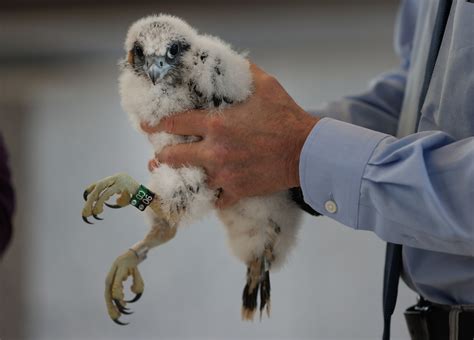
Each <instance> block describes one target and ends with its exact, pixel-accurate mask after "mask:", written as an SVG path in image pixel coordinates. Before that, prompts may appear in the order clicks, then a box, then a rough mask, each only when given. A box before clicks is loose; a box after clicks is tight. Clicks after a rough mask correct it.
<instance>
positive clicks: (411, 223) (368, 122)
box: [300, 0, 474, 304]
mask: <svg viewBox="0 0 474 340" xmlns="http://www.w3.org/2000/svg"><path fill="white" fill-rule="evenodd" d="M437 9H438V0H419V1H416V0H405V1H404V2H403V3H402V6H401V7H400V11H399V15H398V19H397V26H396V30H395V31H396V34H395V35H396V39H395V41H396V51H397V53H398V55H399V56H400V58H401V65H400V68H399V69H398V70H397V71H394V72H391V73H387V74H384V75H382V76H380V77H379V78H377V79H375V80H374V81H373V82H372V84H371V87H370V89H369V91H367V92H366V93H364V94H361V95H358V96H351V97H346V98H343V99H341V100H340V101H337V102H334V103H329V104H327V105H326V106H325V107H324V108H323V109H321V110H320V111H318V112H317V114H318V115H320V116H324V117H325V118H323V119H322V120H321V121H320V122H319V123H318V124H316V126H315V127H314V129H313V130H312V132H311V133H310V135H309V136H308V138H307V140H306V142H305V145H304V147H303V150H302V153H301V157H300V181H301V187H302V190H303V194H304V197H305V201H306V202H307V203H308V204H310V205H311V206H312V207H313V208H314V209H315V210H317V211H319V212H321V213H323V214H324V215H326V216H328V217H331V218H333V219H335V220H337V221H339V222H341V223H343V224H345V225H347V226H349V227H351V228H354V229H359V230H369V231H373V232H375V233H376V234H377V235H378V236H379V237H380V238H381V239H383V240H384V241H387V242H392V243H397V244H402V245H403V274H402V277H403V278H404V280H405V282H406V283H407V284H408V285H409V286H410V287H411V288H412V289H414V290H415V291H417V292H418V293H420V294H421V295H423V296H424V297H425V298H427V299H428V300H431V301H434V302H437V303H444V304H474V3H470V2H468V1H466V0H457V1H456V0H455V1H454V2H453V6H452V8H451V12H450V15H449V19H448V22H447V26H446V30H445V34H444V37H443V41H442V44H441V48H440V52H439V55H438V58H437V61H436V64H435V68H434V71H433V75H432V78H431V81H430V83H429V87H428V91H427V94H426V97H425V101H424V102H423V105H422V109H421V112H419V110H418V105H419V98H420V93H421V88H422V84H423V80H424V76H425V68H426V61H427V58H428V50H429V46H430V43H431V36H432V32H433V25H434V20H435V17H436V11H437ZM395 136H396V137H395Z"/></svg>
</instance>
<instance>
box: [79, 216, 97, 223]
mask: <svg viewBox="0 0 474 340" xmlns="http://www.w3.org/2000/svg"><path fill="white" fill-rule="evenodd" d="M82 220H83V221H84V222H86V223H87V224H94V223H92V222H89V221H88V220H87V217H85V216H82Z"/></svg>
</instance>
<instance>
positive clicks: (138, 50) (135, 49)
mask: <svg viewBox="0 0 474 340" xmlns="http://www.w3.org/2000/svg"><path fill="white" fill-rule="evenodd" d="M133 52H134V53H135V55H136V56H137V57H139V58H142V57H143V49H142V48H141V47H140V46H138V45H135V46H134V47H133Z"/></svg>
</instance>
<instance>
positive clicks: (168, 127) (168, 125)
mask: <svg viewBox="0 0 474 340" xmlns="http://www.w3.org/2000/svg"><path fill="white" fill-rule="evenodd" d="M163 124H164V128H165V131H166V132H171V133H172V132H173V131H174V128H175V125H176V119H175V117H173V116H171V117H167V118H166V119H164V121H163Z"/></svg>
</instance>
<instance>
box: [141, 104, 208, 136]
mask: <svg viewBox="0 0 474 340" xmlns="http://www.w3.org/2000/svg"><path fill="white" fill-rule="evenodd" d="M207 119H208V111H206V110H190V111H185V112H181V113H177V114H174V115H172V116H169V117H165V118H163V119H162V120H161V121H160V122H159V123H158V125H150V124H148V123H146V122H142V123H141V124H140V127H141V128H142V130H143V131H144V132H146V133H148V134H152V133H157V132H168V133H172V134H174V135H182V136H202V135H203V134H205V132H206V130H207V128H206V126H207Z"/></svg>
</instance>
